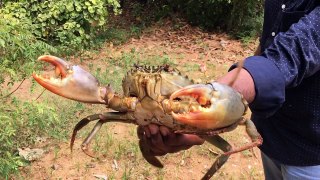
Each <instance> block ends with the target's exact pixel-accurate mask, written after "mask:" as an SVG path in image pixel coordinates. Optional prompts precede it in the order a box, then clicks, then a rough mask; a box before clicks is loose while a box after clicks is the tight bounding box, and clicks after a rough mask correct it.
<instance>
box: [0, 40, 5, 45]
mask: <svg viewBox="0 0 320 180" xmlns="http://www.w3.org/2000/svg"><path fill="white" fill-rule="evenodd" d="M5 44H6V42H5V41H4V40H3V39H0V46H2V47H4V46H5Z"/></svg>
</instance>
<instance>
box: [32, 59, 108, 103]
mask: <svg viewBox="0 0 320 180" xmlns="http://www.w3.org/2000/svg"><path fill="white" fill-rule="evenodd" d="M38 60H40V61H45V62H48V63H51V64H52V65H54V66H55V77H53V76H51V77H46V76H41V75H38V74H36V73H33V74H32V76H33V78H34V79H35V80H36V81H37V82H38V83H39V84H40V85H41V86H43V87H44V88H46V89H48V90H49V91H51V92H53V93H55V94H58V95H60V96H63V97H65V98H68V99H72V100H76V101H80V102H85V103H101V104H104V103H105V101H104V99H103V97H104V94H105V88H103V87H100V85H99V81H98V80H97V79H96V78H95V77H94V76H93V75H91V74H90V73H88V72H87V71H85V70H83V69H82V68H81V67H80V66H76V65H75V66H72V65H70V64H69V63H67V62H66V61H64V60H63V59H60V58H58V57H55V56H50V55H45V56H40V57H39V58H38Z"/></svg>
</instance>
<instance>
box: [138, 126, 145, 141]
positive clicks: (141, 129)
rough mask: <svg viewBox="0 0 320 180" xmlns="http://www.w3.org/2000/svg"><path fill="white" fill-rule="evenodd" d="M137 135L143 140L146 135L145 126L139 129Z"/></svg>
mask: <svg viewBox="0 0 320 180" xmlns="http://www.w3.org/2000/svg"><path fill="white" fill-rule="evenodd" d="M137 135H138V138H139V139H143V136H144V135H145V130H144V127H143V126H138V127H137Z"/></svg>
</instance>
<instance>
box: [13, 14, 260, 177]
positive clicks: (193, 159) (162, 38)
mask: <svg viewBox="0 0 320 180" xmlns="http://www.w3.org/2000/svg"><path fill="white" fill-rule="evenodd" d="M255 45H256V42H252V43H249V44H248V45H246V46H244V45H243V44H242V43H241V42H239V41H237V40H233V39H231V38H229V37H228V36H227V35H226V34H217V33H208V32H203V31H201V30H200V29H198V28H195V27H191V26H189V25H187V24H186V23H183V22H180V25H179V27H176V26H175V25H174V24H173V23H172V22H171V21H169V20H168V21H164V22H162V23H157V24H155V25H153V26H152V27H150V28H147V29H146V30H144V31H143V32H142V35H141V36H140V38H132V39H130V40H129V41H128V42H127V43H125V44H122V45H117V46H116V45H113V44H112V43H105V45H104V46H103V47H102V48H101V49H100V50H98V51H97V52H95V53H92V52H87V53H85V54H86V55H87V57H89V58H90V59H91V60H90V61H81V60H80V59H79V57H74V58H73V60H72V61H73V62H75V63H79V64H81V65H82V66H84V67H87V66H88V64H89V63H91V64H95V65H101V66H105V65H104V63H106V61H105V59H106V58H109V59H112V58H115V57H117V56H121V55H122V54H123V53H126V52H130V51H132V49H133V48H134V49H135V52H136V53H137V54H139V55H140V58H141V59H144V58H149V57H151V56H152V57H155V56H159V57H163V56H168V57H169V58H170V59H173V63H174V64H176V65H177V67H179V66H182V65H185V64H190V63H191V64H195V65H196V66H195V67H196V68H188V66H183V68H182V69H183V70H184V72H185V73H188V74H190V75H191V76H192V77H193V78H194V79H196V81H198V82H206V81H211V80H214V79H217V78H218V77H219V76H222V75H223V73H225V72H226V70H227V68H228V67H229V66H230V65H231V64H233V63H235V62H237V61H239V60H242V59H243V58H245V57H247V56H250V55H252V54H253V51H254V47H255ZM107 63H108V62H107ZM107 63H106V64H107ZM191 71H192V72H191ZM29 84H30V83H28V82H26V83H25V84H24V85H23V86H22V87H21V88H20V90H19V91H17V92H16V93H15V96H24V94H25V93H26V92H24V91H26V90H27V89H28V87H27V86H28V85H29ZM46 93H49V92H46ZM24 97H26V96H24ZM31 98H34V97H33V96H32V97H31ZM89 130H90V128H88V131H89ZM101 131H104V132H103V133H101V135H99V138H98V139H97V140H96V142H95V143H94V145H92V146H93V148H94V149H95V150H98V151H99V152H100V153H99V158H90V157H88V156H87V155H85V154H84V153H83V152H82V151H81V150H80V144H81V141H82V140H83V138H84V137H85V136H81V137H77V140H76V144H75V146H74V151H73V153H71V152H70V149H69V143H68V142H57V141H55V140H46V141H45V142H41V143H39V144H37V145H36V147H40V148H43V149H45V150H46V153H45V155H44V156H43V157H42V158H41V159H40V160H36V161H34V162H32V163H31V164H30V165H29V166H27V167H23V168H21V174H20V175H18V176H17V177H16V178H15V179H183V180H188V179H200V178H201V177H202V176H203V175H204V174H205V173H206V170H207V169H208V168H209V167H210V166H211V164H212V163H213V161H214V159H215V157H216V155H217V154H216V153H219V150H217V149H215V148H214V147H212V146H210V145H209V144H207V143H205V144H204V145H201V146H197V147H192V148H191V149H189V150H187V151H183V152H180V153H176V154H168V155H166V156H164V157H160V159H161V161H162V162H163V164H164V165H165V167H164V168H163V169H157V168H155V167H152V166H151V165H149V164H148V163H147V162H145V161H144V159H143V158H142V156H141V153H140V152H139V150H138V146H137V142H138V141H137V138H136V134H135V133H136V126H134V125H127V124H120V123H111V124H110V125H108V127H103V129H102V130H101ZM222 137H224V138H225V139H227V140H228V141H229V142H230V143H231V144H232V145H234V146H241V145H243V144H245V143H248V142H249V141H250V140H249V138H248V137H247V135H246V134H245V129H244V128H243V127H239V128H237V129H236V130H235V131H233V132H229V133H226V134H224V135H222ZM108 142H111V143H108ZM99 143H100V145H99ZM263 178H264V176H263V171H262V165H261V160H260V152H259V150H258V148H253V150H250V151H249V150H247V151H244V152H241V153H237V154H233V155H231V157H230V158H229V160H228V161H227V162H226V164H225V165H224V166H223V167H222V168H221V169H220V170H219V171H218V172H217V173H216V174H215V175H214V177H213V179H263Z"/></svg>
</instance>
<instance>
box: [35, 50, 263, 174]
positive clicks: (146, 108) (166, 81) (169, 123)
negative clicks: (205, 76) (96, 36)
mask: <svg viewBox="0 0 320 180" xmlns="http://www.w3.org/2000/svg"><path fill="white" fill-rule="evenodd" d="M39 60H40V61H45V62H48V63H51V64H52V65H54V66H55V74H56V76H55V77H44V76H41V75H37V74H35V73H34V74H33V77H34V79H35V80H36V81H37V82H38V83H39V84H40V85H42V86H43V87H44V88H46V89H48V90H49V91H51V92H53V93H55V94H58V95H60V96H63V97H65V98H69V99H72V100H76V101H80V102H85V103H97V104H105V105H106V106H107V107H108V108H111V109H113V110H115V111H117V112H105V113H102V114H94V115H91V116H88V117H86V118H84V119H82V120H81V121H80V122H79V123H78V124H77V125H76V126H75V128H74V131H73V134H72V137H71V149H72V147H73V144H74V140H75V137H76V134H77V132H78V131H79V130H80V129H81V128H82V127H84V126H85V125H87V124H88V123H89V122H91V121H95V120H98V122H97V123H96V125H95V127H94V128H93V130H92V131H91V133H90V134H89V135H88V136H87V138H86V139H85V140H84V141H83V143H82V145H81V148H82V150H83V151H84V152H85V153H86V154H87V155H89V156H93V154H92V152H91V151H90V150H89V143H90V141H91V140H92V139H93V137H94V136H95V134H96V133H97V132H98V131H99V129H100V128H101V126H102V124H104V123H106V122H111V121H116V122H125V123H133V124H137V125H147V124H150V123H155V124H158V125H164V126H166V127H168V128H170V129H172V130H173V131H175V132H177V133H191V134H197V135H199V136H201V137H202V138H203V139H205V140H206V141H208V142H209V143H211V144H213V145H214V146H216V147H218V148H220V149H221V150H222V151H224V153H222V154H220V155H219V156H218V158H217V159H216V161H215V162H214V163H213V165H212V166H211V168H210V169H209V170H208V172H207V173H206V174H205V176H204V177H203V179H210V178H211V176H212V175H213V174H214V173H215V172H216V171H217V170H218V169H219V168H220V167H221V166H222V165H223V164H224V163H225V162H226V160H227V159H228V158H229V156H230V154H232V153H236V152H239V151H243V150H245V149H249V148H252V147H254V146H258V145H260V144H261V143H262V138H261V136H260V134H259V133H258V132H257V130H256V128H255V126H254V124H253V123H252V121H250V120H247V119H245V118H243V115H244V114H245V112H246V110H247V107H248V106H247V103H246V101H245V100H244V99H243V97H242V95H241V94H239V93H238V92H236V91H235V90H233V89H232V88H231V87H229V86H227V85H223V84H219V83H217V82H213V83H209V84H195V85H194V83H193V81H192V80H190V79H188V78H187V77H185V76H182V75H181V74H180V73H179V72H178V71H177V70H175V69H172V68H170V67H169V66H167V65H164V66H157V67H146V66H139V65H135V66H134V67H133V68H132V69H131V71H129V72H128V73H127V75H126V76H125V77H124V78H123V81H122V87H123V92H124V95H123V96H121V95H118V94H116V93H115V92H114V91H113V90H112V88H111V86H110V85H108V86H100V84H99V82H98V80H97V79H96V78H95V77H94V76H92V75H91V74H90V73H88V72H87V71H85V70H83V69H82V68H81V67H80V66H76V65H70V64H69V63H67V62H66V61H64V60H62V59H60V58H58V57H55V56H49V55H45V56H41V57H39ZM239 124H245V125H246V126H247V128H246V131H247V133H248V135H249V137H250V138H251V139H252V142H251V143H249V144H247V145H246V146H244V147H239V148H233V147H232V146H231V145H230V144H229V143H228V142H227V141H225V140H224V139H222V138H221V137H220V136H219V135H218V134H219V133H223V132H226V131H231V130H233V129H234V128H236V127H237V125H239ZM139 146H140V149H141V152H142V155H143V157H144V158H145V159H146V160H147V161H148V162H149V163H150V164H152V165H154V166H156V167H163V165H162V164H161V162H160V161H159V160H158V159H157V158H156V157H154V156H152V155H151V154H150V151H149V149H148V146H147V145H146V144H145V143H144V142H143V141H141V140H140V142H139Z"/></svg>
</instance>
